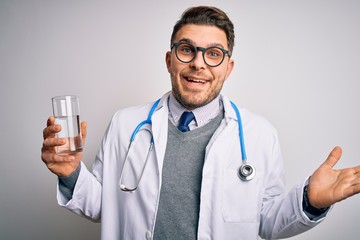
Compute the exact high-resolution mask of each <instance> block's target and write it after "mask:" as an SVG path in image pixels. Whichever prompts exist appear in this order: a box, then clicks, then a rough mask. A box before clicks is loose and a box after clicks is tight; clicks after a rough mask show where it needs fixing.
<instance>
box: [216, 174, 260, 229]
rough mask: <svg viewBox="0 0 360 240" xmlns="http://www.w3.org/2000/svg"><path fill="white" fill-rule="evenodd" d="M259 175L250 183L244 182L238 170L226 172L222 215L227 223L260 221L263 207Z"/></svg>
mask: <svg viewBox="0 0 360 240" xmlns="http://www.w3.org/2000/svg"><path fill="white" fill-rule="evenodd" d="M260 179H261V176H260V174H259V173H257V174H256V175H255V177H254V178H253V179H252V180H250V181H243V180H240V178H239V177H238V175H237V170H234V169H227V170H225V172H224V179H223V189H222V214H223V218H224V221H225V222H238V223H246V222H248V223H250V222H255V221H257V219H258V216H259V213H260V207H261V196H260V193H261V192H262V189H261V188H262V185H261V184H260V183H261V181H260Z"/></svg>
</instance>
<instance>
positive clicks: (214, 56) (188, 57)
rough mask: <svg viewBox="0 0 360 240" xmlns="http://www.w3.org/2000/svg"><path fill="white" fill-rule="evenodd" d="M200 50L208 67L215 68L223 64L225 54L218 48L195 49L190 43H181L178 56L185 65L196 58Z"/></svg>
mask: <svg viewBox="0 0 360 240" xmlns="http://www.w3.org/2000/svg"><path fill="white" fill-rule="evenodd" d="M198 50H200V51H202V52H203V54H202V55H203V58H204V61H205V63H206V64H207V65H209V66H212V67H215V66H218V65H220V64H221V63H222V61H223V59H224V57H225V54H224V52H223V51H222V50H221V49H220V48H218V47H209V48H205V49H204V48H195V47H194V46H193V45H191V44H189V43H180V44H179V45H177V46H176V56H177V58H178V59H179V60H180V61H181V62H184V63H188V62H191V61H192V60H194V58H195V57H196V54H197V52H198Z"/></svg>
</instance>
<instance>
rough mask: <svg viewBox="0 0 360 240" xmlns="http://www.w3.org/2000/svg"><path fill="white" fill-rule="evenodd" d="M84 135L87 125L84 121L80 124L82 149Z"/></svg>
mask: <svg viewBox="0 0 360 240" xmlns="http://www.w3.org/2000/svg"><path fill="white" fill-rule="evenodd" d="M86 134H87V123H86V122H85V121H84V122H81V139H82V143H83V147H84V146H85V140H86Z"/></svg>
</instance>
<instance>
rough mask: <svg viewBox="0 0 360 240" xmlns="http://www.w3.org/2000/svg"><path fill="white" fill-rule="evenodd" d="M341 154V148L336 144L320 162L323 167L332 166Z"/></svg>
mask: <svg viewBox="0 0 360 240" xmlns="http://www.w3.org/2000/svg"><path fill="white" fill-rule="evenodd" d="M341 154H342V149H341V147H339V146H336V147H335V148H334V149H333V150H332V151H331V152H330V154H329V156H328V157H327V159H326V160H325V162H324V163H323V164H322V165H323V166H325V167H328V168H333V167H334V166H335V164H336V163H337V162H338V161H339V159H340V157H341Z"/></svg>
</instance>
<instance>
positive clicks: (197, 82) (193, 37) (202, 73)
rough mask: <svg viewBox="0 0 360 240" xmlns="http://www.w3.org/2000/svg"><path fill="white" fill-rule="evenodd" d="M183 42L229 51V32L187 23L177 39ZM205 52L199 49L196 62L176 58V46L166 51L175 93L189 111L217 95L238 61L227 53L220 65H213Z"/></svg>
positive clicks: (176, 40)
mask: <svg viewBox="0 0 360 240" xmlns="http://www.w3.org/2000/svg"><path fill="white" fill-rule="evenodd" d="M181 41H185V42H190V43H191V44H192V45H194V46H195V47H203V48H208V47H212V46H217V47H221V48H223V49H225V50H228V44H227V39H226V34H225V32H224V31H223V30H221V29H219V28H217V27H215V26H208V25H194V24H188V25H185V26H183V27H182V28H181V29H180V30H179V31H178V32H177V34H176V37H175V39H174V42H175V43H176V42H181ZM202 54H203V52H202V51H198V53H197V55H196V57H195V59H194V60H193V61H191V62H190V63H183V62H180V61H179V60H178V59H177V58H176V55H175V48H173V50H172V51H171V52H167V53H166V65H167V69H168V72H169V73H170V77H171V85H172V91H173V94H174V96H175V98H176V99H177V100H178V101H179V102H180V103H181V104H182V105H183V106H184V107H186V108H187V109H189V110H191V109H194V108H197V107H201V106H204V105H206V104H207V103H209V102H211V101H212V100H213V99H214V98H216V97H217V96H218V94H219V93H220V91H221V88H222V86H223V84H224V81H225V80H226V79H227V77H228V76H229V74H230V72H231V70H232V69H233V66H234V61H233V60H232V59H229V57H228V55H226V56H225V58H224V61H223V62H222V63H221V64H220V65H219V66H217V67H210V66H208V65H206V63H205V62H204V59H203V57H202Z"/></svg>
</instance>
